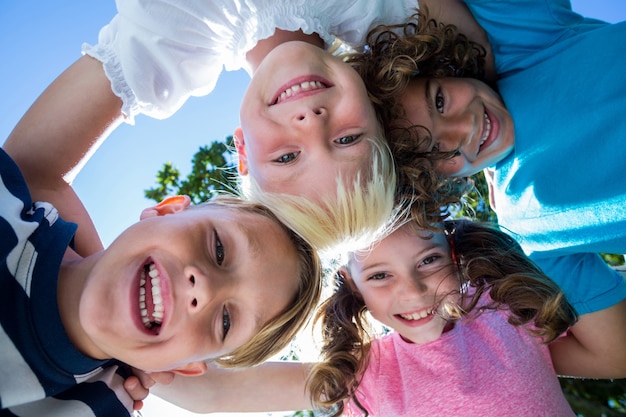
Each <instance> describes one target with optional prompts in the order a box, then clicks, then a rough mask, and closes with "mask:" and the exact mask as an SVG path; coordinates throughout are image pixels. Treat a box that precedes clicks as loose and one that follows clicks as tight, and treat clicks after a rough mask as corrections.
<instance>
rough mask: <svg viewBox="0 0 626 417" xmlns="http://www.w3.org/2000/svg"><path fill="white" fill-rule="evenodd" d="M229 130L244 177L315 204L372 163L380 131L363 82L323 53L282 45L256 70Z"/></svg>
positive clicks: (295, 44) (304, 45) (309, 47)
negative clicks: (236, 123)
mask: <svg viewBox="0 0 626 417" xmlns="http://www.w3.org/2000/svg"><path fill="white" fill-rule="evenodd" d="M240 118H241V129H238V130H237V132H235V133H236V134H235V136H236V145H237V152H238V154H239V158H240V161H241V163H242V167H241V168H242V170H241V171H242V172H241V173H242V174H244V175H246V174H248V175H251V176H252V177H254V179H255V180H256V182H257V183H258V184H259V186H260V187H261V188H262V189H263V190H266V191H272V192H282V193H288V194H296V195H304V196H306V197H311V198H313V199H315V200H318V199H319V198H320V197H323V196H327V195H328V194H329V193H330V192H334V191H335V190H336V184H337V183H336V181H337V178H342V179H343V180H344V181H345V182H346V183H349V184H351V183H352V182H353V181H354V179H355V178H356V173H357V172H358V171H359V170H360V169H362V168H367V167H369V166H370V165H371V163H372V162H371V144H370V143H369V141H368V140H367V139H366V138H368V137H369V138H372V137H379V136H380V126H379V124H378V122H377V119H376V115H375V112H374V108H373V106H372V104H371V103H370V101H369V99H368V96H367V91H366V89H365V86H364V84H363V81H362V80H361V78H360V77H359V75H358V74H357V72H356V71H355V70H354V69H352V67H350V66H349V65H348V64H346V63H344V62H342V61H341V60H340V59H339V58H337V57H333V56H332V55H330V54H329V53H328V52H326V51H324V50H323V49H321V48H318V47H316V46H313V45H310V44H308V43H304V42H286V43H283V44H281V45H280V46H278V47H276V48H274V49H273V50H272V51H271V52H270V53H269V54H268V55H267V56H266V57H265V59H264V60H263V62H262V63H261V65H260V66H259V68H258V69H257V70H256V72H255V73H254V77H253V79H252V81H251V83H250V86H249V87H248V90H247V92H246V94H245V96H244V98H243V102H242V106H241V114H240Z"/></svg>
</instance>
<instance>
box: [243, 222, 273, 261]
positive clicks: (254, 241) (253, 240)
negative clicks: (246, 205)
mask: <svg viewBox="0 0 626 417" xmlns="http://www.w3.org/2000/svg"><path fill="white" fill-rule="evenodd" d="M251 214H252V215H253V216H262V217H264V218H267V219H268V220H270V221H272V219H270V218H268V217H265V216H263V215H262V214H260V213H251ZM237 228H238V229H239V231H240V232H241V233H242V234H243V235H244V238H245V239H244V240H245V242H246V247H247V249H249V252H248V253H247V254H258V253H259V251H260V249H261V242H260V241H259V238H258V236H257V235H256V234H255V233H253V231H252V230H251V229H250V228H249V227H247V226H246V225H244V224H243V223H237Z"/></svg>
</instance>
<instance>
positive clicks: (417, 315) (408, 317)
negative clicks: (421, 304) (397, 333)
mask: <svg viewBox="0 0 626 417" xmlns="http://www.w3.org/2000/svg"><path fill="white" fill-rule="evenodd" d="M438 308H439V305H435V306H431V307H428V308H423V309H421V310H415V311H411V312H407V313H400V314H395V317H396V318H398V319H400V320H402V321H403V322H405V323H407V324H409V325H419V324H421V323H423V322H424V321H430V319H432V318H433V317H434V316H435V314H437V309H438Z"/></svg>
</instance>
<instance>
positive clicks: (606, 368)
mask: <svg viewBox="0 0 626 417" xmlns="http://www.w3.org/2000/svg"><path fill="white" fill-rule="evenodd" d="M625 346H626V300H622V301H621V302H619V303H617V304H615V305H614V306H612V307H609V308H607V309H604V310H601V311H598V312H595V313H589V314H584V315H582V316H580V318H579V320H578V322H577V323H576V324H575V325H574V326H572V328H571V329H570V330H569V331H568V334H567V335H566V336H565V337H562V338H559V339H558V340H556V341H555V342H554V343H551V344H550V354H551V356H552V362H553V363H554V368H555V370H556V372H557V374H559V375H564V376H580V377H587V378H625V377H626V348H625Z"/></svg>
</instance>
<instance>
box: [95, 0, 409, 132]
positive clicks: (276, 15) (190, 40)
mask: <svg viewBox="0 0 626 417" xmlns="http://www.w3.org/2000/svg"><path fill="white" fill-rule="evenodd" d="M116 3H117V9H118V14H117V15H116V16H115V17H114V18H113V19H112V20H111V22H110V23H109V24H108V25H106V26H104V27H103V28H102V29H101V30H100V34H99V36H98V43H97V45H95V46H91V45H88V44H85V45H83V53H85V54H88V55H90V56H92V57H94V58H96V59H98V60H100V61H102V63H103V66H104V70H105V72H106V74H107V77H108V78H109V79H110V81H111V88H112V90H113V92H114V93H115V94H116V95H118V96H119V97H120V98H121V99H122V102H123V105H122V112H123V113H124V114H125V115H126V116H127V119H126V121H127V122H128V123H131V124H132V123H133V120H134V116H135V115H137V114H146V115H148V116H151V117H154V118H157V119H164V118H167V117H169V116H171V115H172V114H174V113H175V112H176V111H177V110H178V109H179V108H180V107H181V106H182V105H183V104H184V103H185V101H186V100H187V99H188V98H189V97H190V96H203V95H206V94H208V93H210V92H211V91H212V90H213V88H214V87H215V83H216V82H217V79H218V77H219V75H220V73H221V72H222V69H224V68H225V69H226V70H229V71H230V70H238V69H241V68H245V64H246V61H245V55H246V53H247V52H248V51H249V50H251V49H252V48H253V47H254V46H255V45H256V43H257V42H258V41H259V40H261V39H265V38H267V37H269V36H271V35H272V34H273V33H274V30H275V29H276V28H279V29H284V30H302V31H304V32H305V33H318V34H319V35H320V36H321V38H322V39H323V40H324V41H325V42H326V44H327V45H330V44H331V43H332V41H333V39H334V36H337V37H339V38H341V39H342V40H344V41H346V42H347V43H349V44H351V45H353V46H360V45H362V44H363V43H364V41H365V36H366V35H367V32H368V31H369V30H370V29H371V28H373V27H374V26H375V25H377V24H381V23H396V22H397V21H401V20H404V19H405V18H406V17H407V16H408V15H410V14H411V13H412V12H413V10H412V9H411V8H412V7H414V6H416V1H415V0H334V1H329V0H117V1H116Z"/></svg>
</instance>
